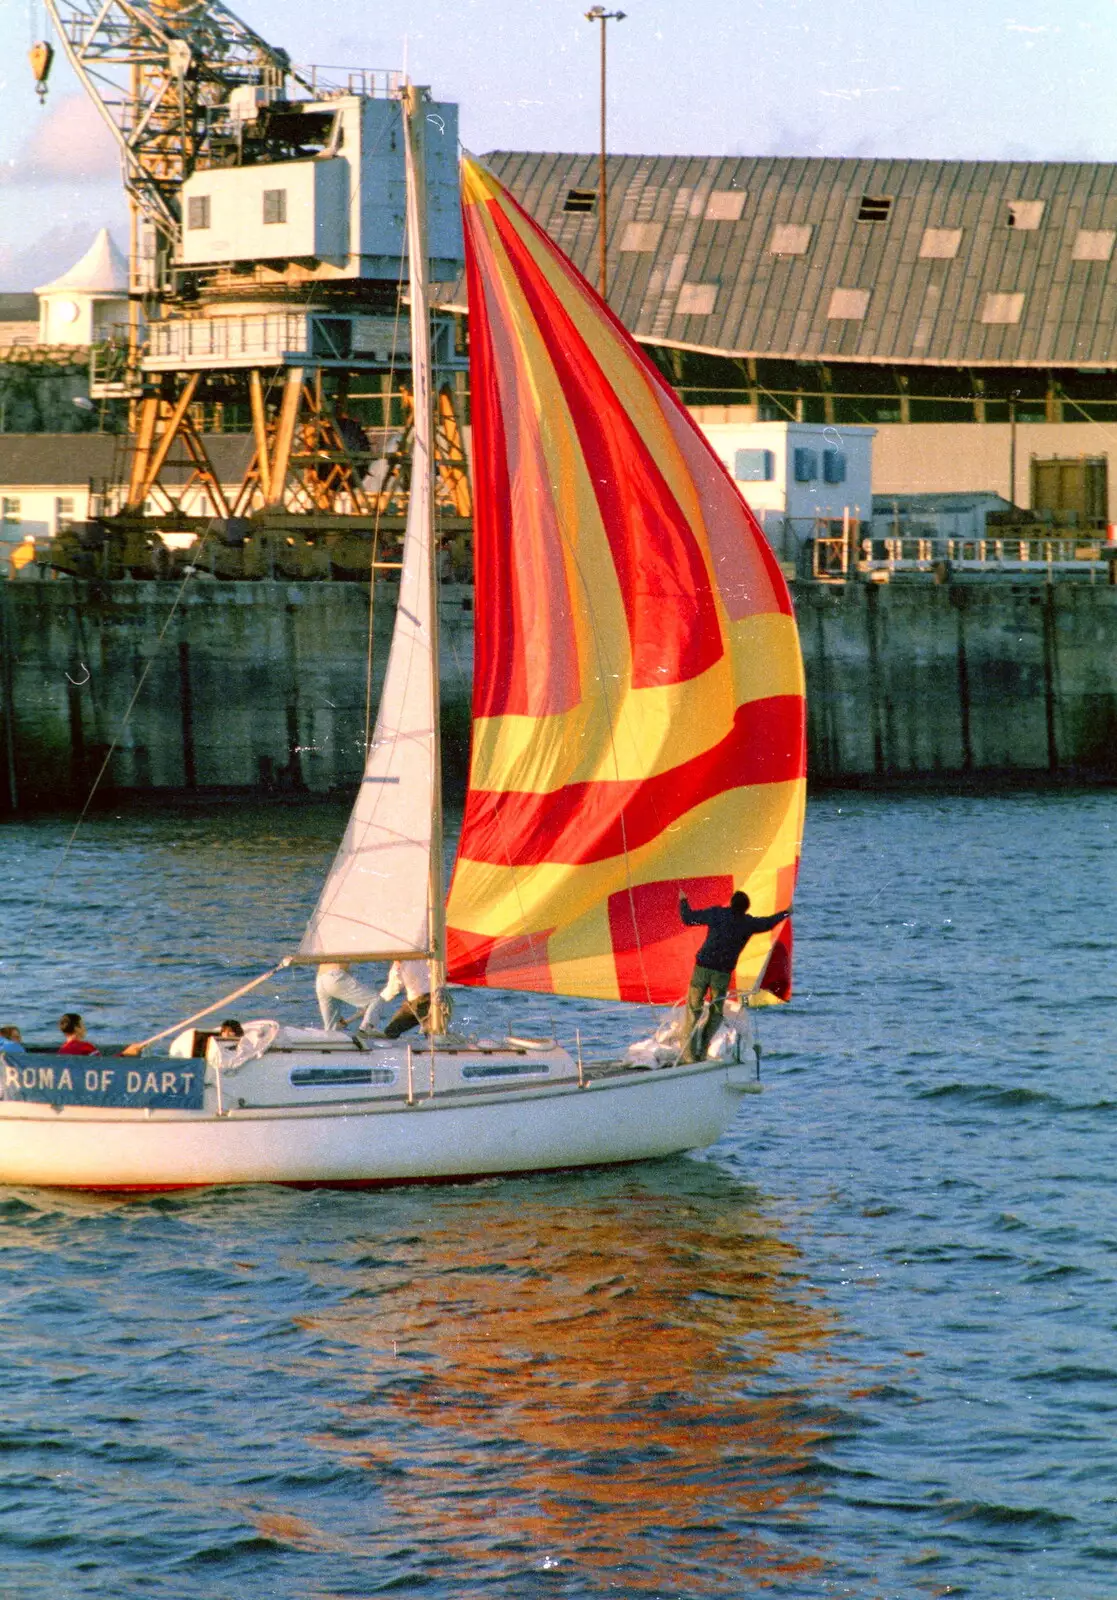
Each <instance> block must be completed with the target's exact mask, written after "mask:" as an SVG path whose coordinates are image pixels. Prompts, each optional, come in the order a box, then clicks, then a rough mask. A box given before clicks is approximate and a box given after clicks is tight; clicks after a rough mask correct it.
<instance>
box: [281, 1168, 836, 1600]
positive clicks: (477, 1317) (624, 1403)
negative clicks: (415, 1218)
mask: <svg viewBox="0 0 1117 1600" xmlns="http://www.w3.org/2000/svg"><path fill="white" fill-rule="evenodd" d="M688 1165H689V1164H686V1163H672V1164H670V1165H669V1166H667V1167H665V1168H652V1169H645V1175H642V1176H641V1177H639V1178H637V1177H633V1176H631V1175H628V1176H617V1175H612V1176H609V1177H607V1176H605V1175H600V1176H597V1177H596V1178H592V1179H585V1180H582V1181H580V1182H575V1181H573V1180H571V1181H570V1182H569V1184H568V1185H567V1186H566V1189H565V1192H564V1190H563V1187H562V1185H561V1184H560V1183H558V1182H548V1183H545V1184H544V1183H540V1184H538V1185H532V1184H527V1183H515V1184H507V1185H501V1186H497V1187H495V1188H486V1189H484V1190H458V1191H456V1192H455V1193H454V1195H453V1196H452V1197H449V1196H445V1197H443V1198H442V1199H440V1200H438V1201H435V1202H432V1204H431V1205H430V1207H429V1221H428V1222H427V1225H426V1226H425V1227H424V1229H423V1231H422V1235H421V1237H420V1238H415V1237H412V1238H410V1239H409V1240H407V1241H406V1242H404V1243H401V1244H393V1243H392V1242H391V1241H384V1240H379V1241H372V1240H369V1241H367V1242H366V1244H365V1245H364V1248H366V1249H369V1250H375V1251H376V1252H377V1255H376V1259H375V1261H374V1263H372V1264H370V1265H368V1266H363V1265H361V1264H360V1262H359V1261H358V1262H357V1263H354V1265H353V1267H352V1269H350V1270H345V1269H344V1268H343V1270H342V1277H343V1278H344V1279H345V1280H346V1281H347V1282H348V1283H350V1285H351V1286H352V1287H353V1289H354V1290H355V1291H356V1293H357V1295H358V1300H357V1302H356V1303H355V1302H354V1301H353V1299H352V1297H351V1298H350V1300H349V1301H348V1302H347V1303H346V1304H345V1305H342V1306H340V1307H337V1308H335V1309H333V1310H330V1311H328V1312H325V1313H324V1314H322V1315H320V1316H316V1317H315V1318H314V1319H312V1324H311V1325H312V1326H313V1327H315V1328H316V1330H317V1331H319V1332H320V1333H321V1334H322V1335H323V1336H325V1337H327V1338H328V1339H329V1340H330V1341H331V1342H334V1341H343V1342H346V1343H351V1344H356V1345H358V1346H361V1347H362V1348H363V1349H364V1350H365V1351H366V1352H367V1356H368V1362H369V1382H370V1390H371V1397H370V1400H369V1401H368V1402H367V1403H365V1404H362V1405H360V1406H352V1405H351V1406H347V1407H345V1408H344V1410H343V1421H342V1423H341V1425H340V1426H339V1432H338V1434H333V1433H328V1434H326V1435H325V1436H324V1437H320V1438H319V1439H318V1440H317V1441H316V1442H317V1443H319V1444H320V1445H326V1446H328V1447H329V1448H331V1449H333V1450H337V1451H339V1452H341V1453H342V1454H344V1455H345V1456H346V1457H347V1458H348V1460H349V1461H350V1462H354V1463H360V1464H362V1465H364V1466H365V1467H367V1468H369V1469H371V1470H374V1471H379V1470H380V1469H382V1470H383V1474H384V1476H383V1484H382V1489H383V1494H384V1496H385V1500H386V1502H387V1503H388V1504H389V1505H390V1507H391V1511H392V1513H393V1515H394V1516H395V1517H397V1518H398V1519H399V1522H400V1527H399V1529H398V1532H399V1533H400V1536H401V1537H404V1538H406V1539H407V1540H408V1541H409V1542H412V1543H414V1544H416V1545H419V1546H421V1547H422V1548H424V1549H426V1550H431V1549H438V1550H440V1551H441V1552H442V1553H443V1555H444V1558H445V1559H446V1560H447V1561H459V1560H460V1561H471V1562H474V1563H476V1562H477V1561H478V1560H479V1559H480V1560H482V1561H488V1562H493V1563H495V1564H496V1565H499V1566H502V1567H503V1570H505V1571H507V1570H508V1568H509V1563H511V1565H512V1567H513V1569H516V1570H521V1571H522V1570H523V1569H524V1567H525V1565H526V1566H528V1567H532V1568H535V1569H536V1570H538V1569H539V1568H540V1567H543V1568H549V1567H552V1566H554V1567H557V1568H559V1569H560V1571H561V1570H563V1569H565V1570H566V1572H567V1573H569V1571H570V1568H571V1566H573V1567H574V1568H575V1569H576V1570H580V1571H582V1572H583V1573H584V1574H585V1575H586V1578H587V1580H588V1579H589V1574H590V1572H591V1571H594V1570H595V1569H596V1570H598V1571H599V1572H600V1577H599V1578H598V1579H597V1580H596V1581H595V1583H594V1588H595V1589H596V1588H597V1587H599V1586H600V1585H602V1584H604V1583H606V1582H607V1581H608V1580H607V1578H606V1574H607V1573H612V1574H613V1575H614V1578H616V1577H617V1576H618V1575H622V1578H623V1581H622V1587H623V1589H624V1590H625V1591H626V1592H629V1593H639V1592H647V1591H660V1592H662V1591H663V1589H664V1587H665V1586H667V1587H669V1588H670V1587H671V1586H675V1587H676V1588H677V1586H678V1585H679V1584H680V1583H685V1585H686V1587H687V1592H688V1593H694V1594H710V1595H716V1594H739V1593H740V1592H741V1583H742V1579H744V1578H746V1577H747V1578H748V1579H749V1581H751V1582H752V1583H754V1584H763V1583H764V1581H765V1580H766V1579H767V1580H774V1579H776V1578H777V1577H778V1578H780V1579H782V1580H783V1581H785V1582H786V1581H787V1580H788V1579H790V1578H793V1577H796V1576H800V1577H806V1576H808V1575H811V1574H815V1573H817V1572H818V1571H819V1570H820V1568H821V1565H822V1563H821V1561H820V1559H819V1558H818V1557H817V1556H816V1555H810V1556H807V1555H802V1554H800V1553H799V1552H798V1551H797V1550H796V1549H795V1546H794V1541H793V1540H789V1539H787V1538H786V1537H785V1535H787V1534H791V1533H792V1530H793V1527H794V1523H795V1522H796V1521H797V1520H798V1519H799V1518H800V1517H801V1516H802V1515H803V1513H804V1512H806V1511H807V1510H809V1509H811V1498H810V1497H811V1491H810V1490H809V1489H808V1486H807V1483H806V1481H805V1477H804V1474H805V1471H806V1470H807V1469H809V1468H810V1466H811V1465H812V1462H813V1456H814V1449H815V1446H816V1445H817V1443H818V1441H819V1439H820V1438H821V1437H823V1436H825V1433H826V1431H827V1430H826V1419H825V1417H820V1408H819V1406H818V1403H817V1389H818V1378H817V1374H816V1373H814V1372H811V1371H809V1370H808V1371H804V1361H803V1358H804V1357H813V1356H814V1355H815V1354H821V1353H822V1351H821V1348H820V1347H821V1346H822V1345H823V1342H824V1341H825V1339H826V1337H827V1335H828V1332H829V1325H828V1322H827V1319H826V1317H825V1315H824V1313H823V1312H822V1311H821V1310H820V1308H819V1307H818V1306H817V1304H815V1303H814V1300H813V1297H812V1295H811V1293H810V1291H809V1290H808V1289H807V1288H806V1287H805V1285H804V1284H803V1283H802V1282H801V1281H800V1280H799V1279H798V1277H797V1275H796V1258H795V1252H794V1251H793V1249H792V1248H791V1247H789V1246H788V1245H787V1244H786V1243H784V1242H783V1241H782V1240H781V1239H780V1238H779V1237H778V1235H777V1233H776V1231H775V1228H774V1225H773V1224H772V1222H771V1221H770V1219H768V1218H766V1217H765V1216H764V1215H763V1214H762V1213H761V1212H760V1210H759V1209H758V1207H757V1206H756V1203H755V1199H754V1198H753V1197H752V1196H751V1195H750V1193H749V1191H747V1190H745V1189H743V1188H742V1187H741V1186H740V1185H737V1184H734V1183H733V1182H732V1181H731V1180H729V1179H727V1178H725V1177H724V1175H722V1174H720V1173H718V1172H717V1169H713V1168H705V1169H702V1168H697V1169H694V1168H692V1170H691V1172H690V1173H689V1174H688V1173H687V1171H686V1168H687V1166H688ZM695 1170H697V1172H698V1173H699V1175H700V1179H701V1181H696V1180H695V1178H694V1176H693V1173H694V1171H695ZM680 1172H681V1173H682V1178H681V1179H680V1176H679V1174H680ZM657 1175H659V1178H658V1182H657ZM366 1260H367V1257H366ZM788 1366H790V1368H791V1371H792V1372H793V1373H797V1374H798V1376H795V1377H793V1376H791V1375H790V1374H789V1373H787V1372H786V1371H785V1370H784V1369H785V1368H786V1367H788ZM781 1374H782V1376H780V1375H781ZM807 1385H812V1386H813V1387H811V1388H808V1387H807ZM808 1408H809V1415H807V1414H805V1413H806V1411H807V1409H808ZM341 1435H344V1437H342V1436H341ZM401 1462H402V1463H404V1470H403V1471H402V1473H401ZM517 1563H518V1568H517Z"/></svg>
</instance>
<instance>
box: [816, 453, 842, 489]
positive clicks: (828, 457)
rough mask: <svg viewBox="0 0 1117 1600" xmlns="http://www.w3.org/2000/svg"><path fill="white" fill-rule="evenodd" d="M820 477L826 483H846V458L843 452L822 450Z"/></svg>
mask: <svg viewBox="0 0 1117 1600" xmlns="http://www.w3.org/2000/svg"><path fill="white" fill-rule="evenodd" d="M822 477H823V480H824V482H826V483H844V482H845V481H846V458H845V452H844V451H843V450H824V451H823V452H822Z"/></svg>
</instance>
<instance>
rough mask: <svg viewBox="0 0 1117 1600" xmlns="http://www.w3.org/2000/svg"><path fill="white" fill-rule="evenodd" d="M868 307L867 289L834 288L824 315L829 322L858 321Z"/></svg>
mask: <svg viewBox="0 0 1117 1600" xmlns="http://www.w3.org/2000/svg"><path fill="white" fill-rule="evenodd" d="M868 309H869V291H868V289H835V290H833V292H832V293H831V295H830V305H829V309H828V310H827V312H826V315H827V317H828V318H829V320H830V321H831V322H860V321H862V319H863V318H864V316H865V313H866V311H867V310H868Z"/></svg>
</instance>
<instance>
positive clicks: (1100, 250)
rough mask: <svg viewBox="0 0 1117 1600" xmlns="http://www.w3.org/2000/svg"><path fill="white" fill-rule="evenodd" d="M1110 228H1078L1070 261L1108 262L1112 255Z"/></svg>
mask: <svg viewBox="0 0 1117 1600" xmlns="http://www.w3.org/2000/svg"><path fill="white" fill-rule="evenodd" d="M1113 240H1114V233H1113V230H1112V228H1079V230H1078V234H1077V237H1076V238H1075V241H1074V250H1073V252H1072V255H1071V260H1072V261H1108V260H1109V258H1110V256H1111V255H1112V254H1113Z"/></svg>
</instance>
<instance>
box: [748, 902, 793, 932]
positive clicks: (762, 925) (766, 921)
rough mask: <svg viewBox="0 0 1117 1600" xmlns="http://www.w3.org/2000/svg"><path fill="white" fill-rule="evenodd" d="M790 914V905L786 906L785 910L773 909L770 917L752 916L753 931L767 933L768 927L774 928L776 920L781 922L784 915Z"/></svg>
mask: <svg viewBox="0 0 1117 1600" xmlns="http://www.w3.org/2000/svg"><path fill="white" fill-rule="evenodd" d="M790 915H791V907H790V906H788V908H787V910H786V911H773V913H772V915H771V916H770V917H753V919H752V922H753V927H754V931H755V932H756V933H767V931H768V929H769V928H774V927H775V926H776V923H777V922H782V921H783V919H784V918H785V917H789V916H790Z"/></svg>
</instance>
